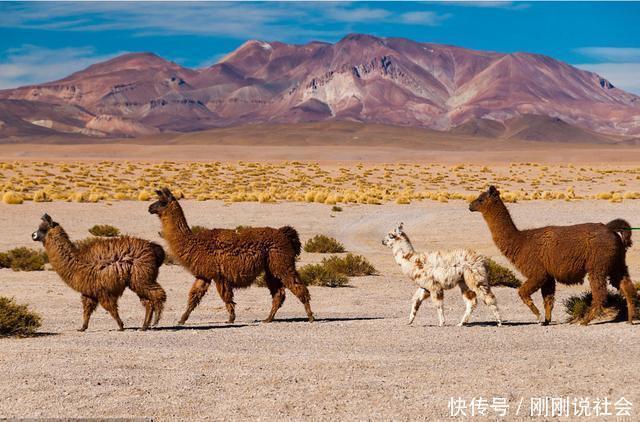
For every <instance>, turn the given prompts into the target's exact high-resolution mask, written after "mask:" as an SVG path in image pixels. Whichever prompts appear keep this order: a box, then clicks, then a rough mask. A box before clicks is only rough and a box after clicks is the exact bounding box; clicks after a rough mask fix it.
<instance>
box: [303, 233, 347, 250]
mask: <svg viewBox="0 0 640 422" xmlns="http://www.w3.org/2000/svg"><path fill="white" fill-rule="evenodd" d="M304 251H305V252H311V253H341V252H344V251H345V249H344V245H342V243H340V242H338V241H337V240H336V239H334V238H333V237H328V236H325V235H323V234H317V235H315V236H314V237H312V238H311V239H309V240H307V242H306V243H305V244H304Z"/></svg>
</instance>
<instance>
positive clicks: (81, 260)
mask: <svg viewBox="0 0 640 422" xmlns="http://www.w3.org/2000/svg"><path fill="white" fill-rule="evenodd" d="M31 237H32V239H33V240H34V241H40V242H42V244H43V245H44V248H45V250H46V251H47V256H48V257H49V262H50V263H51V266H52V267H53V269H54V270H55V271H56V272H57V273H58V275H59V276H60V278H62V280H63V281H64V282H65V283H66V284H67V285H68V286H69V287H71V288H72V289H74V290H76V291H78V292H80V293H81V295H82V297H81V298H82V307H83V311H84V312H83V314H84V322H83V324H82V327H81V328H80V329H79V331H85V330H86V329H87V327H88V326H89V318H90V317H91V314H92V313H93V311H94V310H95V309H96V307H97V306H98V303H99V304H100V305H102V307H103V308H104V309H105V310H106V311H107V312H109V314H111V316H112V317H113V319H115V320H116V322H117V323H118V330H119V331H122V330H124V324H123V323H122V320H121V319H120V315H119V314H118V299H119V298H120V296H122V293H123V292H124V289H125V288H127V287H128V288H130V289H131V290H132V291H133V292H134V293H135V294H137V295H138V297H139V298H140V302H141V303H142V305H143V306H144V307H145V311H146V312H145V316H144V321H143V324H142V330H146V329H147V328H149V324H150V323H151V319H152V317H153V314H154V313H155V320H154V322H153V324H154V325H157V324H158V322H159V321H160V316H161V315H162V309H163V308H164V302H165V301H166V299H167V295H166V294H165V292H164V290H163V289H162V287H161V286H160V285H159V284H158V282H157V281H156V279H157V278H158V269H159V268H160V266H161V265H162V262H163V261H164V249H162V246H160V245H158V244H156V243H153V242H149V241H147V240H142V239H137V238H134V237H128V236H121V237H116V238H111V239H95V240H93V239H92V241H90V242H88V243H86V244H84V245H79V246H78V245H76V244H74V243H73V242H72V241H71V240H70V239H69V236H68V235H67V233H66V232H65V231H64V229H63V228H62V226H60V225H59V224H58V223H56V222H55V221H53V220H52V219H51V217H49V216H48V215H47V214H45V215H44V216H42V223H40V226H39V227H38V230H36V231H35V232H33V234H32V235H31Z"/></svg>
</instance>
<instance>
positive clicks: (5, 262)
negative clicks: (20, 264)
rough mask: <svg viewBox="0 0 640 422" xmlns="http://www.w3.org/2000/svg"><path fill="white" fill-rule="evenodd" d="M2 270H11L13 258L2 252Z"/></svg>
mask: <svg viewBox="0 0 640 422" xmlns="http://www.w3.org/2000/svg"><path fill="white" fill-rule="evenodd" d="M0 268H11V258H10V257H9V254H8V253H6V252H0Z"/></svg>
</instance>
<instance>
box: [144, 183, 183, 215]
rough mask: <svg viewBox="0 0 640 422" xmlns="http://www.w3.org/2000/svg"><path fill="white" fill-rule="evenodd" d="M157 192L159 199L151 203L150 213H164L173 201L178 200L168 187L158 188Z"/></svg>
mask: <svg viewBox="0 0 640 422" xmlns="http://www.w3.org/2000/svg"><path fill="white" fill-rule="evenodd" d="M156 194H157V195H158V200H157V201H156V202H154V203H153V204H151V205H149V214H158V215H162V213H163V212H164V210H166V209H167V207H168V206H169V204H171V203H172V202H173V201H177V199H176V197H175V196H173V194H172V193H171V191H170V190H169V189H168V188H162V190H156Z"/></svg>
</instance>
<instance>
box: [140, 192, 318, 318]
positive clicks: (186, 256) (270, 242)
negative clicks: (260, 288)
mask: <svg viewBox="0 0 640 422" xmlns="http://www.w3.org/2000/svg"><path fill="white" fill-rule="evenodd" d="M156 193H157V194H158V201H157V202H154V203H153V204H151V205H150V206H149V213H151V214H158V216H159V217H160V221H161V223H162V232H163V236H164V238H165V240H166V241H167V243H168V244H169V248H170V250H171V254H172V255H173V256H174V257H175V258H176V260H178V262H179V263H180V264H181V265H182V266H184V267H185V268H186V269H187V270H189V272H191V274H193V275H194V276H195V277H196V280H195V282H194V283H193V286H192V287H191V290H190V292H189V301H188V304H187V309H186V310H185V312H184V314H183V315H182V318H180V322H179V323H180V324H184V323H185V322H186V321H187V319H188V318H189V315H190V314H191V312H192V311H193V310H194V309H195V307H196V306H198V304H199V303H200V300H201V299H202V297H203V296H204V295H205V293H206V292H207V290H208V289H209V285H210V284H211V281H212V280H213V281H214V282H215V284H216V288H217V290H218V294H219V295H220V298H221V299H222V301H223V302H224V303H225V305H226V308H227V312H228V314H229V320H228V322H229V323H232V322H234V321H235V316H236V314H235V303H234V301H233V289H234V288H238V287H239V288H245V287H249V286H250V285H251V284H253V283H254V282H255V281H256V278H257V277H258V275H260V274H261V273H262V272H264V274H265V281H266V284H267V287H268V288H269V291H270V292H271V296H272V298H273V300H272V306H271V312H270V313H269V316H268V317H267V319H265V320H264V322H271V321H273V318H274V317H275V315H276V312H277V311H278V309H280V307H281V306H282V304H283V302H284V299H285V290H284V288H285V287H287V288H288V289H289V290H290V291H291V292H292V293H293V294H294V295H296V296H297V297H298V299H300V301H301V302H302V303H303V304H304V308H305V311H306V312H307V317H308V318H309V322H312V321H313V313H312V312H311V305H310V303H309V302H310V300H311V297H310V295H309V290H308V289H307V287H306V286H305V285H304V284H303V283H302V281H301V280H300V277H299V276H298V272H297V271H296V257H297V256H298V255H299V254H300V248H301V244H300V239H299V238H298V233H297V232H296V230H295V229H293V228H292V227H288V226H287V227H282V228H280V229H274V228H271V227H262V228H244V229H242V230H228V229H213V230H203V231H201V232H199V233H195V234H194V233H193V232H192V231H191V228H190V227H189V225H188V224H187V220H186V218H185V216H184V213H183V211H182V208H181V207H180V204H179V203H178V200H177V199H176V198H175V197H174V196H173V195H172V194H171V192H170V191H169V189H167V188H164V189H163V190H162V191H156Z"/></svg>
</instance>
